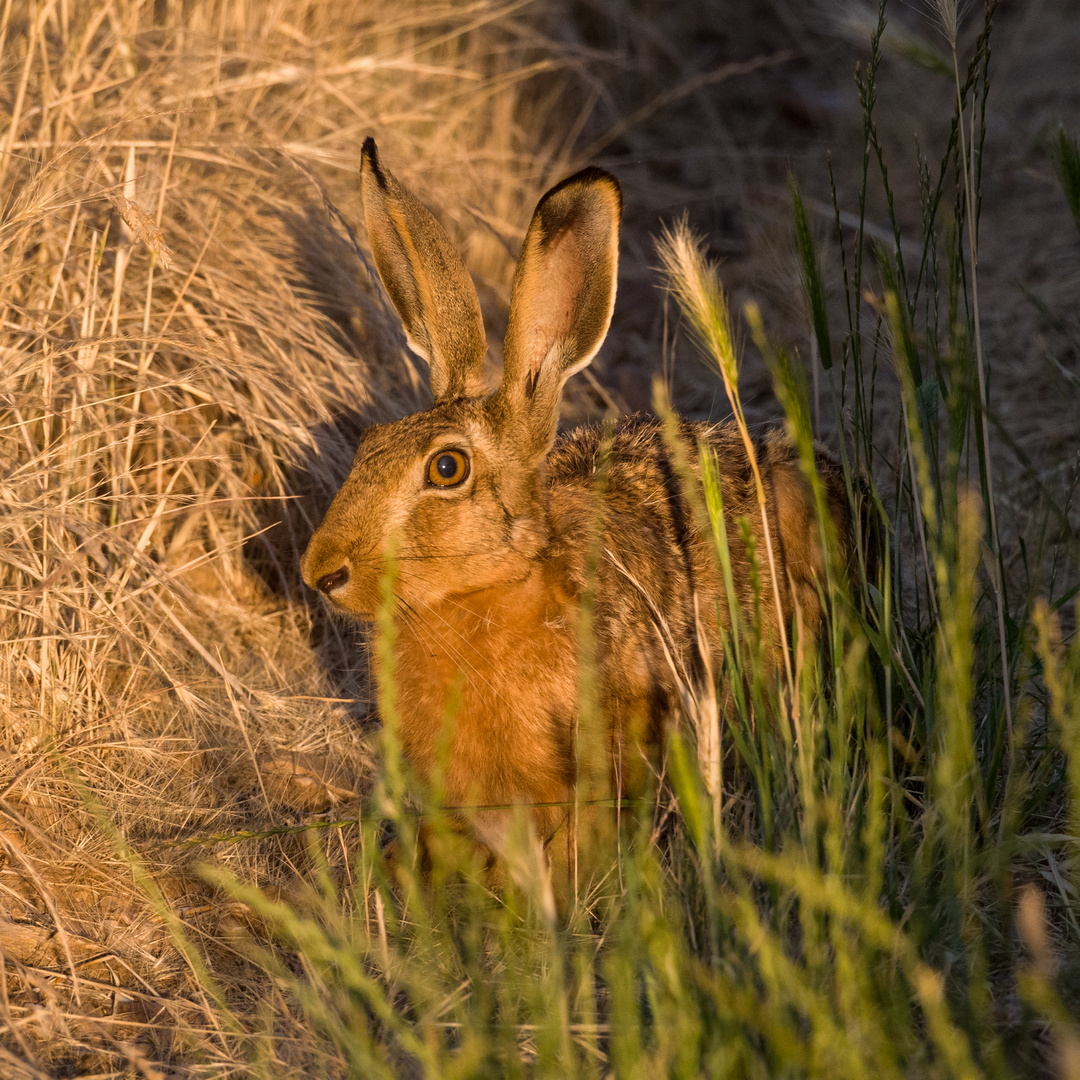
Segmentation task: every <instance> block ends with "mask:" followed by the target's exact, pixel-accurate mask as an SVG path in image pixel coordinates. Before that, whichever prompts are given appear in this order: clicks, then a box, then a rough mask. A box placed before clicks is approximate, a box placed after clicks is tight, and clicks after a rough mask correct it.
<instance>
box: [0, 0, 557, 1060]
mask: <svg viewBox="0 0 1080 1080" xmlns="http://www.w3.org/2000/svg"><path fill="white" fill-rule="evenodd" d="M516 10H517V9H516V7H515V6H514V5H505V4H500V3H498V2H489V0H481V2H478V3H471V4H466V5H434V4H431V5H422V6H420V7H415V8H414V7H412V6H411V5H406V6H402V5H398V4H394V3H389V2H387V3H380V2H379V0H374V2H371V3H365V4H361V5H349V4H340V3H332V2H326V0H282V2H271V3H265V4H264V3H257V4H256V3H251V2H245V0H220V2H218V0H202V2H199V3H186V2H185V3H180V2H179V0H175V2H174V0H156V2H152V0H146V2H141V0H120V2H113V0H109V2H101V3H89V2H81V0H79V2H75V0H47V2H45V3H7V4H4V5H2V10H0V46H2V59H0V70H2V78H0V214H2V218H0V740H2V741H0V755H2V756H0V889H2V892H3V898H2V900H0V912H2V914H0V955H2V956H3V957H4V958H5V960H4V962H5V963H6V965H7V966H6V968H5V969H4V970H3V971H0V984H4V983H5V982H6V996H5V995H0V1014H2V1015H0V1023H2V1024H3V1025H5V1034H4V1035H3V1036H0V1072H2V1073H4V1075H15V1073H13V1072H10V1071H9V1070H16V1071H17V1070H19V1069H24V1071H25V1072H26V1075H39V1073H38V1072H36V1071H35V1069H38V1070H40V1069H48V1068H50V1067H52V1066H55V1067H57V1068H60V1067H61V1065H63V1063H64V1062H67V1065H65V1066H64V1067H68V1068H76V1069H81V1068H87V1067H90V1065H89V1064H88V1063H90V1062H93V1061H95V1060H98V1059H97V1058H95V1056H94V1054H95V1050H94V1048H99V1049H100V1050H101V1053H102V1054H103V1055H104V1056H103V1057H102V1058H101V1059H100V1060H98V1065H97V1066H96V1067H106V1066H107V1065H108V1064H110V1063H111V1067H119V1065H118V1064H117V1063H118V1062H120V1063H122V1062H124V1061H125V1060H127V1059H130V1060H131V1061H136V1062H137V1061H138V1060H140V1055H141V1054H144V1053H151V1052H152V1051H153V1052H154V1053H156V1052H157V1051H161V1050H162V1049H163V1047H164V1045H165V1044H166V1043H168V1042H169V1040H170V1039H171V1037H172V1036H171V1035H169V1034H168V1032H169V1030H170V1029H175V1028H176V1027H177V1025H179V1028H180V1029H181V1030H182V1031H186V1032H187V1035H186V1036H185V1037H184V1038H186V1040H187V1044H188V1047H189V1049H191V1048H192V1047H195V1048H197V1053H198V1055H202V1056H203V1058H204V1059H205V1060H207V1061H213V1060H218V1059H220V1060H223V1061H227V1060H229V1058H230V1054H231V1053H232V1051H231V1050H229V1049H228V1045H230V1044H228V1042H227V1040H224V1041H223V1039H221V1038H217V1037H216V1036H215V1034H214V1033H215V1031H217V1032H218V1033H219V1034H220V1030H221V1024H222V1021H221V1019H220V1017H216V1016H213V1015H211V1013H208V1012H207V1009H208V1007H209V1003H210V1000H211V999H210V998H208V997H207V996H206V994H205V990H203V989H199V990H196V982H195V981H194V977H193V975H192V970H193V969H192V967H191V964H192V963H193V962H194V961H193V960H192V957H191V956H190V955H186V954H185V952H184V950H183V949H177V948H175V947H174V946H173V944H171V943H170V939H169V925H168V924H169V919H168V918H167V917H166V916H167V913H168V911H173V912H179V913H180V915H181V916H182V917H183V918H184V919H185V920H186V922H187V924H188V927H189V931H190V932H192V933H194V935H195V936H196V938H198V939H200V940H203V941H212V940H213V939H214V938H215V937H220V935H219V932H220V930H221V922H220V920H221V919H222V918H224V917H227V915H228V913H227V912H225V913H223V910H222V909H220V908H217V907H215V906H214V905H213V904H211V903H210V901H209V900H208V899H207V892H206V890H205V888H204V887H203V886H201V885H200V884H199V883H198V882H197V881H196V879H195V878H194V877H193V876H192V875H191V874H190V873H189V871H188V869H187V867H188V866H189V864H190V863H191V862H192V860H193V859H194V858H195V857H196V856H199V857H203V856H205V855H206V854H207V852H208V851H209V850H211V849H200V851H198V852H195V853H193V852H190V851H188V850H186V849H183V848H177V847H168V846H164V845H167V844H168V843H169V842H170V841H173V840H176V839H177V838H182V837H187V836H191V835H200V834H202V835H205V834H210V835H213V834H221V833H236V832H237V831H240V830H245V829H246V830H249V831H250V830H253V829H255V830H257V829H260V828H265V827H267V826H271V825H274V826H280V825H281V824H282V823H283V822H285V823H296V822H297V821H298V820H300V819H301V818H302V817H303V815H305V814H311V813H321V812H323V811H326V810H328V809H330V808H331V807H339V808H340V806H341V805H343V804H350V803H351V804H352V805H353V806H354V813H355V800H356V794H355V793H356V792H357V791H358V790H362V789H363V788H364V785H365V784H366V783H367V779H366V778H367V777H368V775H369V764H370V755H369V752H368V750H367V748H366V745H365V742H364V738H363V733H364V730H365V728H364V726H363V724H362V721H363V718H364V717H365V716H366V715H367V713H368V711H369V703H368V700H367V696H366V681H365V676H364V672H363V669H362V658H361V654H360V652H359V651H358V650H357V649H356V648H355V647H354V646H355V642H354V641H353V638H352V631H350V630H343V629H341V628H339V627H337V626H335V625H333V624H331V623H329V622H327V621H325V619H323V618H322V617H321V616H320V615H319V614H318V612H317V611H313V610H312V609H311V608H309V606H308V601H307V600H306V599H305V598H304V597H303V596H302V595H301V592H300V589H301V588H302V587H301V586H300V582H299V574H298V571H297V569H296V563H297V550H298V548H299V549H301V550H302V547H303V544H304V542H306V539H307V536H308V535H310V532H311V529H312V523H313V522H317V521H318V519H319V517H320V516H321V513H322V511H323V510H324V509H325V506H326V504H327V502H328V501H329V499H330V497H331V496H332V494H333V492H334V490H335V489H336V487H337V485H338V483H339V482H340V480H341V478H342V477H343V475H344V473H345V472H346V471H347V469H348V466H349V463H350V461H351V457H352V452H353V440H352V433H354V432H355V430H356V429H357V426H358V425H360V424H365V423H369V422H371V421H373V420H376V419H379V418H386V417H390V416H393V415H398V414H401V413H402V412H405V411H409V410H411V409H413V408H415V407H416V406H417V405H418V403H419V402H420V401H421V400H422V396H423V394H424V392H425V391H424V390H423V384H422V381H421V379H420V377H419V375H418V373H417V370H416V367H415V366H414V362H413V360H412V359H411V358H410V357H409V355H408V354H407V353H406V352H405V350H404V346H403V340H402V336H401V332H400V329H399V326H398V324H397V322H396V320H394V319H392V318H391V317H390V316H389V315H388V309H387V307H386V304H385V301H384V299H383V296H382V294H381V292H380V291H379V290H378V288H377V287H376V286H375V285H374V284H373V281H374V278H373V274H372V271H371V269H370V267H369V264H368V262H367V259H366V257H365V254H364V250H363V248H362V247H361V246H360V244H359V243H358V241H357V238H356V236H355V235H354V234H353V232H352V229H351V227H350V223H351V222H357V221H359V220H362V215H360V214H359V213H358V207H359V200H358V192H357V185H356V172H355V170H356V167H357V163H358V161H359V157H358V155H359V147H360V143H361V142H362V139H363V137H364V136H366V135H369V134H373V133H374V134H376V135H377V136H379V137H380V138H381V139H383V140H384V141H386V142H388V143H389V144H391V145H393V146H394V156H395V160H396V161H401V162H403V163H404V164H405V168H404V169H403V171H405V172H406V173H408V174H409V179H410V183H414V184H415V185H416V186H417V188H418V189H419V190H421V191H423V192H425V194H426V195H427V196H428V197H429V199H430V200H431V201H432V202H434V203H437V204H439V205H447V206H461V205H462V204H463V203H465V204H467V205H469V206H470V207H471V208H472V209H471V215H470V216H468V217H465V218H462V219H461V220H456V221H448V222H446V224H447V226H448V228H450V229H451V230H452V232H454V233H455V238H456V239H457V240H458V241H459V243H460V246H461V247H462V248H463V250H464V251H465V253H466V258H467V261H468V263H469V266H470V268H471V269H472V270H473V272H474V273H475V274H476V275H477V276H478V277H479V278H480V279H481V281H483V282H485V283H490V284H489V285H488V293H487V298H488V300H489V301H491V303H490V307H491V314H492V315H493V317H496V318H497V317H498V303H497V301H498V290H499V289H501V288H504V287H505V286H506V285H507V284H508V274H509V272H510V270H511V268H512V258H513V253H514V250H515V248H516V244H517V242H518V238H519V234H518V233H517V231H516V230H517V228H518V225H519V223H520V221H521V219H522V217H523V216H524V214H525V212H526V211H527V208H528V206H530V205H531V202H532V201H533V199H534V197H535V194H536V191H537V190H538V189H539V188H540V187H541V185H542V184H543V183H544V182H545V180H546V179H547V178H548V175H547V169H548V165H547V162H546V159H545V158H544V157H543V156H537V155H536V154H535V153H533V152H532V150H531V146H532V142H531V140H533V139H534V138H535V136H536V133H535V132H531V133H530V135H529V137H528V139H527V138H526V137H525V135H524V131H523V128H522V126H521V125H522V117H521V116H520V115H519V112H518V109H519V94H518V90H519V88H520V87H521V86H523V85H526V84H527V83H528V81H529V79H530V78H531V77H533V76H535V75H536V74H537V73H538V72H542V71H544V70H548V69H550V68H551V67H552V63H551V61H550V60H546V59H544V58H543V57H541V55H540V53H541V51H540V49H539V47H538V44H537V43H538V42H539V38H538V37H536V34H535V31H534V30H532V29H530V27H529V26H528V25H526V24H525V23H519V22H517V21H515V20H516ZM410 162H411V169H410V168H409V167H408V163H410ZM448 189H452V190H453V197H447V198H442V197H441V193H442V192H443V191H444V190H448ZM313 640H314V642H315V648H314V649H313V648H312V641H313ZM112 831H115V836H112V837H111V836H110V834H111V832H112ZM120 837H122V838H123V841H122V843H123V844H133V845H135V846H136V847H139V848H140V850H142V851H143V852H144V858H145V859H146V860H148V865H149V866H150V868H151V869H152V871H153V878H154V879H155V880H156V881H157V883H158V887H159V889H160V890H161V892H162V896H161V897H160V902H161V904H162V905H164V907H163V908H162V909H160V910H157V911H155V910H154V904H153V903H152V902H151V900H150V899H148V897H147V896H146V894H145V892H144V890H142V889H140V888H137V887H136V885H135V883H134V881H133V875H132V869H131V866H130V865H128V864H127V863H126V862H125V861H123V860H121V859H119V858H118V855H119V849H118V847H117V844H118V843H121V841H120V840H119V838H120ZM114 841H115V842H114ZM330 847H331V857H333V852H334V851H336V853H337V858H338V861H339V862H340V861H341V858H340V853H341V846H340V844H338V841H337V840H336V839H335V840H333V841H332V843H331V845H330ZM216 854H217V855H218V856H220V861H221V862H222V863H224V864H226V865H228V866H231V867H232V868H233V869H234V870H236V871H237V872H238V873H241V874H243V875H245V876H251V875H253V876H255V877H256V878H258V879H259V880H261V881H264V882H274V881H277V882H279V883H281V882H284V881H287V880H288V879H289V878H290V877H291V876H292V875H293V874H294V873H295V872H296V870H297V868H298V867H299V865H300V864H301V863H303V862H304V861H305V859H306V856H305V848H304V845H303V844H302V843H299V844H293V845H291V846H290V844H289V842H288V841H287V840H286V841H280V842H279V841H277V840H268V841H266V842H263V843H256V842H250V843H247V844H240V845H233V846H230V847H227V848H223V849H222V850H220V851H218V852H216ZM163 918H164V919H165V920H166V921H165V922H164V923H163V922H162V919H163ZM219 944H220V942H219ZM206 962H207V963H209V965H210V968H211V969H212V970H211V972H210V974H212V975H213V977H214V978H217V979H219V980H224V984H225V985H226V988H227V989H228V990H229V992H230V1000H231V1001H232V1007H234V1008H236V1009H238V1010H239V1012H240V1013H244V1012H245V1011H250V1010H252V1009H254V1008H255V1000H256V997H257V995H258V993H260V992H261V991H259V990H258V988H257V987H256V986H255V985H252V986H250V987H247V988H244V986H243V981H244V979H245V978H246V977H247V976H246V975H245V974H244V972H245V971H246V970H247V969H246V968H244V965H243V962H242V961H240V960H238V959H237V958H235V957H234V956H233V955H232V954H231V951H230V949H229V948H228V947H227V946H226V945H224V944H220V947H219V948H218V949H217V951H216V952H215V951H214V950H213V949H211V958H210V959H209V960H207V961H206ZM219 969H220V970H219ZM237 980H239V981H237ZM236 992H239V997H237V996H236ZM181 1041H183V1038H182V1039H181ZM283 1045H284V1046H287V1045H288V1044H287V1043H285V1044H283ZM277 1052H278V1051H274V1053H272V1054H271V1058H270V1059H271V1060H273V1058H274V1054H276V1053H277ZM281 1053H282V1054H286V1056H287V1051H286V1050H282V1051H281ZM12 1055H16V1056H18V1057H24V1056H25V1059H26V1062H27V1064H25V1065H24V1066H17V1065H16V1064H15V1059H14V1058H13V1057H12ZM118 1055H119V1056H118ZM5 1062H7V1064H5ZM30 1062H37V1065H36V1066H35V1065H31V1064H29V1063H30Z"/></svg>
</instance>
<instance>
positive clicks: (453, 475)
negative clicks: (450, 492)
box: [427, 450, 469, 487]
mask: <svg viewBox="0 0 1080 1080" xmlns="http://www.w3.org/2000/svg"><path fill="white" fill-rule="evenodd" d="M468 475H469V459H468V458H467V457H466V456H465V455H464V454H463V453H462V452H461V451H460V450H440V451H439V452H438V453H437V454H436V455H435V456H434V457H433V458H432V459H431V461H429V462H428V470H427V478H428V483H429V484H435V485H436V486H437V487H457V485H458V484H460V483H462V482H463V481H464V479H465V477H467V476H468Z"/></svg>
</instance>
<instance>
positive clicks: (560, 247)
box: [498, 169, 622, 456]
mask: <svg viewBox="0 0 1080 1080" xmlns="http://www.w3.org/2000/svg"><path fill="white" fill-rule="evenodd" d="M621 216H622V193H621V191H620V189H619V182H618V180H616V179H615V177H614V176H611V175H610V174H609V173H606V172H604V171H603V170H602V169H585V170H584V171H582V172H579V173H577V174H575V175H574V176H571V177H570V178H569V179H567V180H564V181H563V182H562V183H561V184H558V185H556V186H555V187H553V188H552V189H551V190H550V191H549V192H548V193H547V194H546V195H545V196H544V197H543V198H542V199H541V200H540V202H539V203H538V204H537V207H536V210H535V211H534V212H533V217H532V222H531V223H530V225H529V231H528V233H527V234H526V236H525V244H524V247H523V248H522V250H521V258H520V259H519V260H518V265H517V271H516V272H515V274H514V284H513V288H512V290H511V293H510V321H509V325H508V326H507V329H506V340H505V343H504V346H503V355H504V366H503V381H502V386H501V387H500V388H499V394H498V398H499V400H500V402H501V404H502V405H503V407H504V409H505V410H506V412H507V413H508V414H509V415H508V419H510V420H511V422H512V423H513V426H514V428H515V429H517V430H518V431H520V432H521V435H522V437H523V438H524V439H526V440H527V444H528V445H527V446H524V447H522V449H523V450H525V451H526V452H531V453H532V454H535V455H540V456H542V455H544V454H546V453H547V451H548V450H549V449H550V448H551V444H552V442H553V441H554V439H555V431H556V427H557V424H558V419H559V400H560V398H561V396H562V388H563V384H564V383H565V382H566V380H567V379H569V378H570V376H571V375H573V374H574V372H575V371H580V370H581V369H582V368H583V367H584V366H585V365H586V364H587V363H588V362H589V361H590V360H591V359H592V358H593V357H594V356H595V355H596V352H597V350H598V349H599V348H600V345H601V343H602V342H603V340H604V337H605V335H606V334H607V330H608V324H609V323H610V322H611V312H612V309H613V308H614V306H615V284H616V275H617V271H618V265H619V219H620V218H621ZM511 418H512V419H511ZM522 421H524V423H523V424H522V423H521V422H522Z"/></svg>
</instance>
